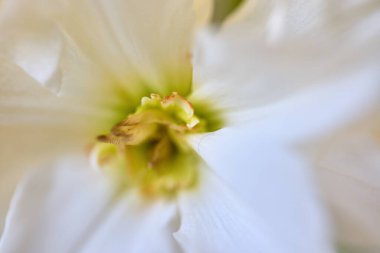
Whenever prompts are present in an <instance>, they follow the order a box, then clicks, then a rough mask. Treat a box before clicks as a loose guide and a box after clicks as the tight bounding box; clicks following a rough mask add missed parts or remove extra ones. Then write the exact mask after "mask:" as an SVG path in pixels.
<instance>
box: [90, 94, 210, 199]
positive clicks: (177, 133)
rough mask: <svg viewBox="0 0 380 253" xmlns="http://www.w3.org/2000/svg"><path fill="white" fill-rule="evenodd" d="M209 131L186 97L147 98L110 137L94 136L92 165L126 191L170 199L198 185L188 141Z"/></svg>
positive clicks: (196, 163) (196, 167) (196, 166)
mask: <svg viewBox="0 0 380 253" xmlns="http://www.w3.org/2000/svg"><path fill="white" fill-rule="evenodd" d="M208 131H209V129H208V128H207V120H206V119H205V118H204V117H202V116H198V115H196V113H195V110H194V107H193V105H192V104H191V103H190V102H189V101H188V100H186V99H185V98H184V97H182V96H180V95H179V94H177V93H176V92H173V93H172V94H171V95H169V96H166V97H161V96H160V95H157V94H151V95H150V97H143V98H142V100H141V104H140V106H138V107H137V109H136V111H135V112H134V113H133V114H129V115H128V116H127V118H126V119H125V120H123V121H121V122H120V123H118V124H116V125H115V126H114V127H113V128H112V129H111V131H110V132H109V133H108V134H105V135H100V136H98V138H97V140H98V142H97V144H96V146H95V149H94V151H95V154H96V162H97V164H98V166H99V167H101V168H102V170H105V171H107V172H109V173H110V175H112V177H114V179H115V180H117V181H118V182H119V183H121V184H122V185H123V186H125V187H127V188H129V187H138V188H139V190H141V192H142V193H143V194H144V195H147V196H159V195H165V196H173V195H176V194H177V193H178V192H179V191H180V190H183V189H190V188H192V187H194V186H195V185H196V184H197V182H198V176H199V173H198V170H199V165H200V163H201V159H200V157H199V156H198V155H197V154H196V152H195V151H194V150H193V149H192V147H191V146H190V145H189V144H188V143H187V141H186V137H187V136H188V135H189V134H194V133H204V132H208Z"/></svg>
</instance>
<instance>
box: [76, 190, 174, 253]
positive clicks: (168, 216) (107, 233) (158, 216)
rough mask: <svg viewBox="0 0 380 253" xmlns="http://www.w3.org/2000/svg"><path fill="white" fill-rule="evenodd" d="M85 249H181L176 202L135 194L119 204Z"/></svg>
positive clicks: (88, 252) (151, 251)
mask: <svg viewBox="0 0 380 253" xmlns="http://www.w3.org/2000/svg"><path fill="white" fill-rule="evenodd" d="M112 208H113V210H110V212H109V213H107V216H108V217H105V219H104V221H103V224H101V225H100V226H99V227H98V230H96V231H94V235H93V237H92V238H90V239H89V241H88V242H86V245H84V246H83V249H82V251H81V252H83V253H93V252H99V253H101V252H120V253H121V252H131V253H140V252H144V253H145V252H146V253H155V252H157V251H162V252H168V253H171V252H173V253H176V252H181V251H180V249H179V248H178V245H177V243H176V241H175V240H174V238H173V235H172V233H173V231H174V229H175V225H176V224H175V222H176V216H177V214H176V212H177V210H176V205H175V203H173V202H165V201H155V200H152V202H147V201H145V200H144V199H142V198H141V196H139V195H138V194H136V195H134V194H133V193H132V194H130V196H127V197H125V199H123V200H121V201H120V202H119V203H116V204H115V206H113V207H112Z"/></svg>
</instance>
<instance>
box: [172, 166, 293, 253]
mask: <svg viewBox="0 0 380 253" xmlns="http://www.w3.org/2000/svg"><path fill="white" fill-rule="evenodd" d="M203 169H204V170H202V179H201V181H202V183H201V186H200V189H199V190H198V191H195V192H190V193H184V194H183V195H182V196H180V198H179V212H180V227H179V230H178V231H177V232H176V233H175V234H174V236H175V238H176V239H177V241H178V242H179V244H180V245H181V247H182V249H183V250H184V251H185V252H189V253H190V252H199V253H203V252H205V253H206V252H207V253H208V252H215V253H219V252H231V253H232V252H268V253H272V252H289V251H287V249H286V248H279V245H277V243H278V241H276V240H275V238H273V237H272V234H271V231H269V229H268V227H266V226H265V223H264V222H263V221H262V220H260V219H259V218H258V217H256V216H255V215H254V214H253V212H252V210H250V209H248V208H247V207H246V206H245V205H244V203H242V202H240V201H239V199H238V198H237V196H235V195H234V194H233V193H232V192H230V190H229V189H228V188H227V187H226V185H225V184H224V183H223V182H222V181H220V179H218V178H217V177H216V176H215V175H214V174H213V173H212V172H211V171H209V170H208V169H207V168H203Z"/></svg>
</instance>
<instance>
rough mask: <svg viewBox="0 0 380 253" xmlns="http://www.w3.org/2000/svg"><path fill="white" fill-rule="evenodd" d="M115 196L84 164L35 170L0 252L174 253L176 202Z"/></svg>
mask: <svg viewBox="0 0 380 253" xmlns="http://www.w3.org/2000/svg"><path fill="white" fill-rule="evenodd" d="M115 193H116V192H115V189H113V188H112V187H110V185H109V184H108V182H107V180H106V178H104V177H103V175H102V174H100V173H97V172H95V171H93V170H92V169H91V168H89V167H88V165H87V164H86V163H85V162H78V161H77V160H70V161H66V162H62V163H60V164H59V165H58V166H57V167H55V168H47V169H45V170H40V171H36V172H35V173H34V175H31V176H29V177H28V178H27V179H26V180H25V181H24V182H23V183H22V184H21V185H20V187H19V189H18V191H17V194H16V195H15V197H14V200H13V202H12V206H11V209H10V211H9V214H8V218H7V224H6V228H5V231H4V234H3V237H2V240H1V243H0V251H1V252H26V251H27V252H33V253H45V252H46V253H49V252H57V253H59V252H91V253H95V252H99V253H100V252H115V253H117V252H131V253H132V252H147V253H148V252H157V249H160V250H162V251H163V252H168V253H170V252H178V251H177V249H178V248H177V246H176V243H175V241H174V239H173V237H172V231H173V230H174V228H173V227H172V226H173V225H175V223H173V221H175V218H176V207H175V204H174V203H170V202H164V201H157V202H155V201H153V202H147V201H145V200H144V199H141V198H140V196H138V195H137V194H136V195H134V194H129V195H127V196H125V195H115ZM20 241H22V243H19V242H20Z"/></svg>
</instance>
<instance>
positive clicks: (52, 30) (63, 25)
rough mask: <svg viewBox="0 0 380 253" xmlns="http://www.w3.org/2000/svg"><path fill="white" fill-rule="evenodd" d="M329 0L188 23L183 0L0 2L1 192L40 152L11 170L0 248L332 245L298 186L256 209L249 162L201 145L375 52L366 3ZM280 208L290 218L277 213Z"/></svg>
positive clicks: (253, 8)
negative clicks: (214, 23)
mask: <svg viewBox="0 0 380 253" xmlns="http://www.w3.org/2000/svg"><path fill="white" fill-rule="evenodd" d="M330 5H331V4H330V3H325V2H320V1H307V2H306V1H305V2H304V1H285V2H277V1H247V3H246V5H245V6H243V7H244V8H242V9H241V10H240V12H238V13H236V14H235V15H233V16H232V17H231V19H230V20H229V21H228V22H226V23H225V24H224V25H223V27H221V28H220V31H218V32H214V31H210V30H207V29H206V30H203V31H200V32H197V33H196V34H197V36H195V37H194V33H195V31H194V29H195V24H198V25H200V24H202V23H204V22H200V21H199V22H198V23H196V21H195V20H194V18H193V12H192V2H191V1H188V0H155V1H154V0H146V1H142V0H128V1H122V0H112V1H105V0H104V1H101V0H99V1H85V0H77V1H74V0H73V1H70V0H67V1H64V0H56V1H47V0H38V1H34V2H33V3H32V2H31V1H25V0H12V1H11V0H9V1H5V0H3V1H2V2H0V11H1V20H0V21H1V24H0V34H1V37H0V44H1V48H2V49H1V51H0V59H1V61H0V71H1V73H0V78H1V79H0V82H1V86H0V89H1V90H0V91H1V92H0V99H1V100H0V106H1V107H0V108H1V109H0V110H1V111H0V113H1V114H0V124H1V132H0V136H1V140H2V143H1V155H2V156H1V158H0V161H1V171H2V173H3V171H4V173H9V176H8V177H5V176H4V178H7V182H8V184H9V185H8V186H7V187H4V189H7V192H5V193H4V195H5V196H9V194H10V192H11V191H12V190H13V188H12V187H14V185H15V184H16V183H15V182H17V181H19V178H20V177H21V175H22V174H24V170H27V169H29V168H31V167H41V166H47V165H46V164H49V163H50V164H51V166H47V169H45V170H44V169H41V170H37V171H36V172H34V173H31V174H30V175H29V176H27V177H26V179H25V180H24V181H23V182H22V183H21V184H20V186H19V188H18V191H17V192H16V194H15V196H14V198H13V201H12V204H11V207H10V209H9V213H8V216H7V223H6V225H5V228H4V232H3V235H2V238H1V243H0V251H1V252H71V251H78V252H181V251H184V252H329V251H330V246H331V245H330V244H329V241H328V238H326V234H325V229H324V228H323V226H321V228H319V227H317V228H316V227H315V226H314V225H315V224H318V223H319V222H315V219H316V218H320V219H322V218H321V217H320V215H319V214H318V212H317V210H318V208H315V207H314V205H315V204H316V203H315V202H313V200H312V199H309V194H308V193H310V191H311V190H310V189H308V187H307V186H304V187H302V186H298V187H299V188H297V187H296V190H294V188H293V190H292V189H290V190H289V189H288V190H289V191H291V193H292V194H294V196H295V197H294V198H293V199H292V197H291V196H290V195H289V196H288V197H289V198H290V199H289V198H287V199H281V205H280V204H278V206H272V207H271V208H268V209H267V210H269V213H272V216H271V215H269V216H267V217H272V218H273V219H274V220H270V219H268V220H266V219H265V220H264V221H263V220H262V219H261V218H260V217H259V216H265V215H263V213H260V212H257V210H260V207H259V205H258V204H257V203H262V202H258V201H257V199H255V198H250V197H249V196H250V195H254V196H258V195H255V194H258V193H257V189H259V188H258V187H252V185H251V184H252V181H251V179H250V178H249V176H250V175H252V174H251V170H255V169H257V168H256V167H253V166H252V167H251V164H250V163H242V161H240V162H239V161H238V160H237V159H236V158H235V157H236V154H230V153H229V152H228V153H226V154H225V157H224V159H223V160H218V159H215V158H214V157H213V156H212V154H213V152H205V151H204V150H203V151H202V150H199V148H197V145H199V143H200V142H199V138H200V139H202V138H203V140H204V139H205V137H204V136H205V134H207V133H210V132H213V131H217V130H218V131H217V132H216V133H215V136H216V137H217V138H216V141H215V143H224V144H223V145H229V144H232V143H233V142H234V141H239V142H244V138H245V137H247V136H249V135H248V133H247V132H243V133H244V135H243V136H240V137H239V135H236V136H235V137H234V138H232V139H228V138H226V137H228V131H229V129H228V128H226V127H228V126H234V125H238V124H239V123H241V122H242V120H241V117H242V115H243V114H242V113H243V112H247V113H246V114H244V116H247V115H248V116H249V117H248V118H252V117H253V114H252V111H251V110H252V109H256V110H257V108H258V107H259V106H264V105H267V104H268V103H270V102H271V101H274V100H276V99H277V98H279V97H281V96H283V95H285V94H288V93H290V92H291V91H294V90H296V89H297V88H298V87H302V86H306V85H312V84H317V83H323V82H325V81H327V80H330V81H331V80H334V78H338V77H340V76H342V75H344V74H345V73H347V72H349V71H355V70H358V69H363V68H364V69H367V68H368V67H370V66H373V64H375V63H377V62H378V60H377V59H378V54H379V53H378V47H379V46H378V45H379V43H378V39H377V38H378V37H376V35H378V33H377V34H376V33H375V31H374V29H373V28H376V27H372V26H371V25H373V24H374V21H373V20H371V18H372V17H373V16H372V15H374V11H373V8H372V7H377V6H376V2H375V1H367V2H365V3H360V4H356V5H347V6H346V3H344V4H342V5H340V4H335V5H334V6H330ZM207 16H208V14H207V13H206V14H205V15H200V17H203V18H204V19H207ZM363 27H364V28H367V27H368V30H366V31H364V32H363ZM376 32H378V31H376ZM194 38H196V39H194ZM194 40H195V41H194ZM193 41H194V45H192V42H193ZM353 52H354V53H353ZM192 55H193V60H192V61H191V59H192V57H191V56H192ZM245 119H247V118H245ZM120 122H121V123H120ZM222 128H223V129H222ZM195 134H196V136H195ZM199 134H200V135H201V137H199ZM190 136H192V137H194V136H195V137H194V138H191V139H190ZM218 136H221V138H220V137H218ZM196 137H198V141H197V140H194V139H195V138H196ZM211 139H212V138H211ZM222 139H223V142H219V141H221V140H222ZM226 140H229V143H228V144H226V143H225V141H226ZM215 143H214V145H215ZM191 145H193V146H191ZM251 145H252V144H250V143H249V142H247V143H246V144H241V146H239V150H238V151H237V152H240V153H243V152H248V153H249V154H251V151H250V149H249V148H250V147H251V148H252V146H251ZM210 147H212V145H210ZM222 147H223V148H226V149H225V150H228V149H227V147H225V146H222ZM206 151H207V147H206ZM270 151H271V152H272V154H273V153H275V150H272V149H270ZM86 152H87V154H86ZM229 155H230V156H229ZM201 157H202V158H201ZM268 158H271V157H268ZM286 159H287V158H286ZM286 159H285V160H286ZM90 161H91V165H90ZM213 161H220V162H222V164H221V167H220V169H218V168H215V171H216V172H217V173H216V174H218V175H219V176H220V177H221V178H223V179H220V178H219V177H217V176H216V175H215V174H214V171H213V170H211V169H209V168H208V166H207V165H206V164H209V165H211V167H212V165H213V164H214V163H215V162H213ZM89 167H91V169H90V168H89ZM94 167H95V168H97V169H99V170H94ZM226 168H228V169H229V170H228V171H229V173H230V174H229V175H231V172H232V171H233V173H232V174H233V175H232V177H231V178H233V179H231V178H229V179H228V178H224V176H226V175H228V174H225V173H226V171H227V170H225V169H226ZM276 173H277V171H276ZM283 176H285V175H283ZM299 177H301V178H298V179H299V180H301V181H302V176H299ZM298 179H297V180H298ZM12 180H13V182H12ZM282 180H285V181H286V180H288V182H290V181H291V180H290V179H286V178H284V179H281V180H280V181H282ZM224 181H227V182H229V183H230V184H240V185H241V186H242V187H241V188H239V187H236V188H238V189H239V190H237V192H238V194H235V193H233V191H231V190H229V189H228V185H227V183H225V182H224ZM232 181H234V183H232ZM109 182H112V183H111V184H109ZM268 183H271V182H268ZM2 185H3V184H2ZM9 189H11V190H9ZM241 189H244V190H243V191H240V190H241ZM278 189H279V190H278V191H277V193H280V192H281V191H282V190H284V189H286V188H285V187H284V188H281V187H280V188H278ZM253 191H255V192H256V193H254V192H253ZM302 191H306V193H302ZM238 195H242V197H241V198H240V197H238ZM263 196H265V195H263ZM299 199H307V202H306V204H305V202H304V201H300V202H301V204H289V203H291V202H292V201H294V202H297V200H299ZM276 200H277V199H276ZM264 202H265V201H264ZM284 202H285V203H284ZM5 203H7V202H5ZM271 203H273V202H271ZM276 204H277V203H276ZM2 205H4V204H2ZM5 205H7V204H5ZM294 205H295V206H296V208H295V207H294ZM266 207H268V205H267V206H266ZM1 209H2V210H5V207H4V208H1ZM276 209H285V210H276ZM298 209H299V210H298ZM261 210H264V209H261ZM255 211H256V213H255ZM292 211H294V212H293V213H296V214H299V215H302V214H305V213H309V214H310V213H311V215H310V217H304V218H303V219H299V217H297V215H296V217H293V218H291V217H292V216H290V215H289V214H290V213H291V212H292ZM257 213H260V215H257ZM293 213H292V214H293ZM313 213H316V214H313ZM276 216H279V217H281V218H277V219H278V220H276V218H275V217H276ZM289 218H290V219H291V220H292V223H293V222H298V223H297V224H298V225H299V226H298V225H297V226H296V225H295V224H294V223H293V224H292V225H294V226H296V227H297V228H298V229H299V230H291V231H290V232H289V231H288V229H289V228H288V227H287V226H288V225H289V224H291V223H290V222H288V221H286V222H285V223H282V225H280V226H277V224H278V221H279V220H284V219H289ZM314 222H315V223H314ZM307 233H309V236H307V237H306V238H304V240H303V241H302V242H299V238H300V237H303V236H304V235H305V234H307ZM20 242H22V243H20Z"/></svg>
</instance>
